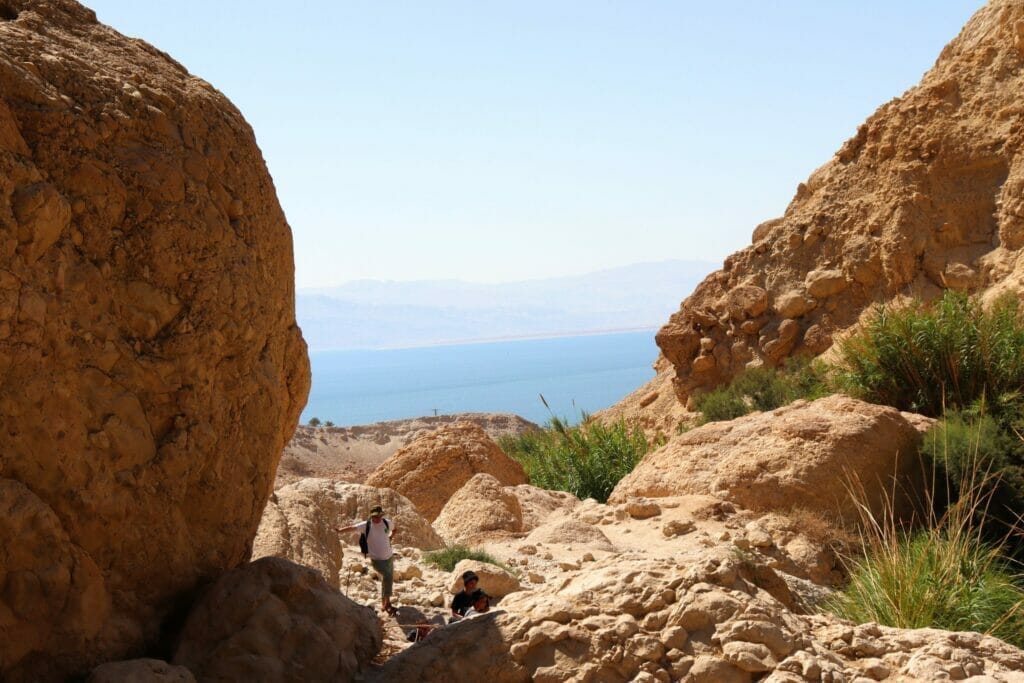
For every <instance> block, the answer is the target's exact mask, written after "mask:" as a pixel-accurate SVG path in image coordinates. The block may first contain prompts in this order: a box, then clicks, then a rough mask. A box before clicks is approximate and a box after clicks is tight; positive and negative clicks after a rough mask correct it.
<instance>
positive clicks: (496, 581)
mask: <svg viewBox="0 0 1024 683" xmlns="http://www.w3.org/2000/svg"><path fill="white" fill-rule="evenodd" d="M466 572H473V573H474V574H476V575H477V576H478V577H480V581H479V584H478V585H477V588H479V589H481V590H483V591H484V592H486V593H487V594H488V595H490V596H491V597H492V598H503V597H505V596H506V595H508V594H509V593H515V592H516V591H520V590H522V589H523V587H522V585H520V583H519V579H517V578H516V577H515V576H514V575H513V574H512V573H511V572H509V571H508V570H507V569H503V568H502V567H499V566H498V565H496V564H491V563H490V562H481V561H479V560H460V561H459V563H458V564H456V565H455V568H454V569H452V571H451V573H449V574H448V581H447V586H448V592H449V593H451V594H452V595H455V594H456V593H458V592H459V591H461V590H462V588H463V585H462V575H463V574H465V573H466Z"/></svg>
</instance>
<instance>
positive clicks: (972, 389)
mask: <svg viewBox="0 0 1024 683" xmlns="http://www.w3.org/2000/svg"><path fill="white" fill-rule="evenodd" d="M839 354H840V360H839V372H838V373H837V379H838V382H839V385H840V386H841V387H842V388H843V389H844V390H845V391H847V392H849V393H851V394H852V395H854V396H858V397H860V398H864V399H865V400H868V401H871V402H874V403H883V404H886V405H891V406H894V407H896V408H899V409H901V410H912V411H914V412H919V413H924V414H925V415H932V416H937V415H941V414H942V412H943V410H944V409H945V408H947V407H948V408H966V407H968V406H970V405H971V404H972V403H974V402H975V401H976V400H978V399H979V398H980V397H981V396H983V395H987V396H989V397H990V400H992V401H999V400H1001V399H1002V397H1004V396H1013V395H1015V394H1016V393H1017V392H1018V391H1019V390H1020V389H1021V387H1022V386H1024V316H1022V315H1021V312H1020V309H1019V305H1018V302H1017V300H1016V298H1015V297H1012V296H1006V297H1003V298H1001V299H1000V300H998V301H997V302H995V303H994V304H993V305H992V306H991V307H990V308H989V309H988V310H986V309H984V308H983V307H982V306H981V303H980V302H979V301H978V300H977V299H972V298H970V297H968V296H967V295H966V294H963V293H958V292H952V291H948V290H947V291H946V293H945V294H944V295H943V297H942V298H941V299H939V300H938V301H936V302H934V303H933V304H930V305H925V304H921V303H913V304H910V305H908V306H906V307H903V308H895V307H891V306H881V307H879V308H878V309H877V310H876V311H875V314H874V315H873V316H872V317H871V318H870V319H869V320H868V322H867V324H866V325H865V327H864V328H863V329H862V330H861V331H860V332H859V333H856V334H854V335H852V336H851V337H849V338H847V339H846V340H845V341H844V342H842V343H841V344H840V346H839Z"/></svg>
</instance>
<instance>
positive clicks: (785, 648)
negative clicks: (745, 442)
mask: <svg viewBox="0 0 1024 683" xmlns="http://www.w3.org/2000/svg"><path fill="white" fill-rule="evenodd" d="M665 502H666V503H668V502H669V501H665ZM671 503H672V505H674V506H678V507H667V506H666V508H665V514H668V513H669V512H670V511H674V510H677V509H681V508H684V507H685V508H687V509H689V510H693V511H699V510H703V509H705V507H704V504H703V503H702V502H701V501H698V500H696V499H689V500H688V499H676V500H673V501H671ZM694 503H697V504H696V505H694ZM719 509H721V510H722V515H721V519H720V520H716V519H714V518H708V519H698V518H692V519H691V520H690V521H692V522H694V523H695V525H696V528H695V529H694V530H693V531H692V532H691V533H688V534H686V535H683V536H678V537H674V538H672V539H669V540H667V541H665V542H664V543H663V545H664V546H667V547H662V548H656V546H655V545H653V544H650V543H649V538H648V539H645V541H646V542H645V541H641V542H639V543H637V544H635V545H634V547H633V548H630V549H629V550H626V551H624V552H622V553H617V554H613V555H609V556H607V557H605V558H603V559H599V560H596V561H594V562H591V563H587V564H585V565H583V567H581V568H577V569H576V570H569V571H563V572H561V573H560V574H561V576H560V578H559V579H558V580H557V581H549V582H547V583H544V584H537V585H534V586H533V587H532V588H531V589H530V590H524V591H519V592H515V593H512V594H510V595H508V596H507V597H506V598H504V599H503V600H502V601H501V605H500V609H499V611H497V612H495V613H493V614H489V615H486V616H485V617H478V618H474V619H471V620H468V621H466V622H465V623H463V622H460V623H458V624H455V625H453V626H447V627H444V628H440V629H436V630H434V631H433V632H431V634H430V635H429V636H427V637H426V639H425V640H423V641H422V642H420V643H417V644H416V645H414V646H412V647H409V648H408V649H406V650H405V651H404V652H401V653H400V654H397V655H396V656H394V657H392V658H391V659H390V660H388V661H387V662H386V663H385V664H384V665H383V666H382V667H380V668H379V669H375V670H374V671H373V672H372V673H371V674H370V675H369V676H368V678H369V679H370V680H373V681H390V680H431V681H432V680H439V681H440V680H444V681H449V680H450V681H474V680H493V681H502V682H503V681H525V680H532V681H646V682H648V683H653V682H654V681H677V680H684V681H696V682H703V683H722V682H728V681H734V682H736V683H752V681H759V680H760V681H772V682H774V683H783V682H792V683H800V682H803V681H859V680H888V681H919V682H921V683H930V682H931V681H936V680H962V679H965V678H968V677H971V676H977V677H979V678H977V679H972V680H979V681H980V680H991V681H1021V680H1022V678H1021V674H1020V671H1022V670H1024V668H1022V667H1024V652H1021V651H1020V650H1018V649H1016V648H1014V647H1011V646H1009V645H1006V644H1005V643H1003V642H1001V641H999V640H997V639H995V638H992V637H989V636H983V635H981V634H977V633H950V632H946V631H938V630H929V629H920V630H901V629H893V628H886V627H881V626H878V625H876V624H863V625H859V626H858V625H853V624H850V623H848V622H845V621H842V620H840V619H836V618H835V617H831V616H826V615H818V614H816V615H807V614H804V613H802V612H803V610H802V609H800V608H799V604H798V603H799V602H800V601H799V599H798V597H797V596H796V595H795V592H796V591H797V590H806V587H803V584H801V582H800V581H799V580H796V579H795V577H792V576H789V575H787V574H785V573H784V572H783V571H782V570H781V569H777V568H773V566H772V565H773V564H775V561H774V558H773V556H772V553H773V552H774V546H775V545H776V544H777V543H781V541H782V537H781V536H774V535H768V536H767V537H766V538H764V539H761V538H759V537H758V535H757V534H755V533H753V532H752V531H751V532H749V533H748V532H747V531H745V530H744V526H743V523H742V521H741V520H742V519H746V517H745V516H744V515H743V513H740V512H739V511H733V512H728V511H726V510H725V509H724V508H719ZM611 511H612V509H610V508H608V507H607V506H595V508H594V512H596V513H601V514H602V515H603V513H605V512H611ZM677 520H678V518H675V519H674V520H673V521H677ZM722 522H724V525H725V526H726V527H727V528H729V529H730V530H731V532H732V533H733V534H735V535H734V536H731V537H730V534H729V533H724V532H721V531H713V529H715V528H716V527H717V528H721V524H722ZM648 523H649V520H633V521H631V522H620V523H617V524H612V525H610V526H609V529H610V530H615V529H616V528H617V530H618V532H619V533H622V532H625V531H626V530H627V529H628V530H631V531H633V532H634V533H637V534H641V533H643V531H644V529H645V528H646V527H645V526H644V525H646V524H648ZM747 524H748V525H749V522H748V523H747ZM750 529H751V530H752V529H753V527H750ZM709 532H712V533H714V535H715V536H717V537H721V538H722V539H724V540H719V541H718V542H715V541H713V540H712V538H711V536H710V535H709ZM758 533H764V530H763V529H760V530H759V531H758ZM631 535H632V534H627V537H628V536H631ZM733 541H735V544H734V542H733ZM641 546H645V547H641ZM983 677H987V678H983Z"/></svg>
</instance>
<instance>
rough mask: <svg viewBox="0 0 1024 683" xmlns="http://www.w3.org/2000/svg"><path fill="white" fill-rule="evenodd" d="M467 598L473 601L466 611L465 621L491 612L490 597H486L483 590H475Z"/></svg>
mask: <svg viewBox="0 0 1024 683" xmlns="http://www.w3.org/2000/svg"><path fill="white" fill-rule="evenodd" d="M469 598H470V600H472V601H473V606H472V607H470V608H469V609H468V610H466V616H465V617H464V618H465V619H472V618H473V617H475V616H477V615H480V614H486V613H487V612H489V611H490V610H491V596H489V595H487V593H485V592H483V590H481V589H479V588H478V589H476V590H475V591H473V594H472V595H470V596H469Z"/></svg>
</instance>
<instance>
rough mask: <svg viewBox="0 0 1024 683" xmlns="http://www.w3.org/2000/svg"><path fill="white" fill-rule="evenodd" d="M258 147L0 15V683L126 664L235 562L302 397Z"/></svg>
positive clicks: (70, 44) (70, 22)
mask: <svg viewBox="0 0 1024 683" xmlns="http://www.w3.org/2000/svg"><path fill="white" fill-rule="evenodd" d="M293 289H294V284H293V263H292V251H291V235H290V231H289V228H288V225H287V223H286V222H285V218H284V215H283V213H282V211H281V208H280V206H279V205H278V203H277V200H276V197H275V192H274V187H273V183H272V182H271V179H270V176H269V174H268V173H267V170H266V166H265V164H264V162H263V159H262V157H261V155H260V152H259V149H258V148H257V146H256V142H255V139H254V137H253V133H252V130H251V129H250V128H249V126H248V124H247V123H246V122H245V120H244V119H243V118H242V116H241V114H240V113H239V112H238V111H237V110H236V109H235V108H234V107H233V106H232V105H231V103H230V102H228V101H227V99H226V98H225V97H224V96H223V95H221V94H220V93H219V92H217V91H216V90H215V89H213V88H212V87H211V86H210V85H209V84H207V83H205V82H203V81H202V80H199V79H197V78H195V77H193V76H191V75H189V73H188V72H187V71H186V70H185V69H184V68H183V67H182V66H181V65H180V64H177V63H175V62H174V61H173V60H171V59H170V58H169V57H168V56H167V55H165V54H163V53H161V52H159V51H158V50H156V49H154V48H153V47H150V46H149V45H147V44H145V43H143V42H142V41H139V40H134V39H129V38H125V37H124V36H122V35H120V34H118V33H117V32H115V31H113V30H112V29H110V28H107V27H105V26H103V25H101V24H99V23H97V20H96V17H95V15H94V14H93V12H92V11H90V10H88V9H86V8H84V7H82V6H81V5H79V4H77V3H76V2H73V1H72V0H5V1H4V2H0V416H2V418H0V420H2V428H0V511H2V512H0V678H2V679H3V680H9V681H19V680H49V679H55V678H59V677H62V676H64V675H66V674H69V673H74V672H87V671H88V670H89V668H90V666H91V665H92V664H95V663H98V662H102V661H105V660H110V659H116V658H120V657H122V656H124V655H135V654H138V653H139V652H141V651H142V650H143V648H144V646H145V644H147V643H150V642H152V641H153V640H154V639H155V638H156V637H157V635H158V630H159V628H160V624H161V620H162V618H163V617H164V616H165V614H166V613H167V611H168V610H169V609H170V605H171V603H172V602H173V601H174V600H175V599H176V598H177V597H179V596H180V595H182V594H184V593H187V592H189V591H190V590H192V589H193V587H194V586H195V585H196V584H197V582H198V581H199V580H201V579H204V578H212V577H215V576H216V575H218V574H220V573H221V572H222V571H224V570H225V569H227V568H230V567H233V566H235V565H237V564H239V563H240V562H242V561H244V560H245V559H246V558H247V556H248V554H249V548H250V544H251V541H252V537H253V534H254V533H255V530H256V526H257V524H258V522H259V519H260V514H261V511H262V509H263V505H264V503H265V501H266V499H267V496H268V495H269V493H270V491H271V487H272V482H273V479H274V471H275V467H276V464H277V460H278V458H279V457H280V453H281V448H282V446H283V444H284V443H285V441H286V440H287V438H288V436H289V435H290V434H291V432H292V430H293V429H294V427H295V423H296V421H297V418H298V413H299V410H300V407H301V405H302V404H303V403H304V401H305V398H306V394H307V392H308V387H309V369H308V364H307V360H306V355H305V345H304V343H303V341H302V337H301V334H300V332H299V330H298V328H297V327H296V325H295V317H294V291H293Z"/></svg>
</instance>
